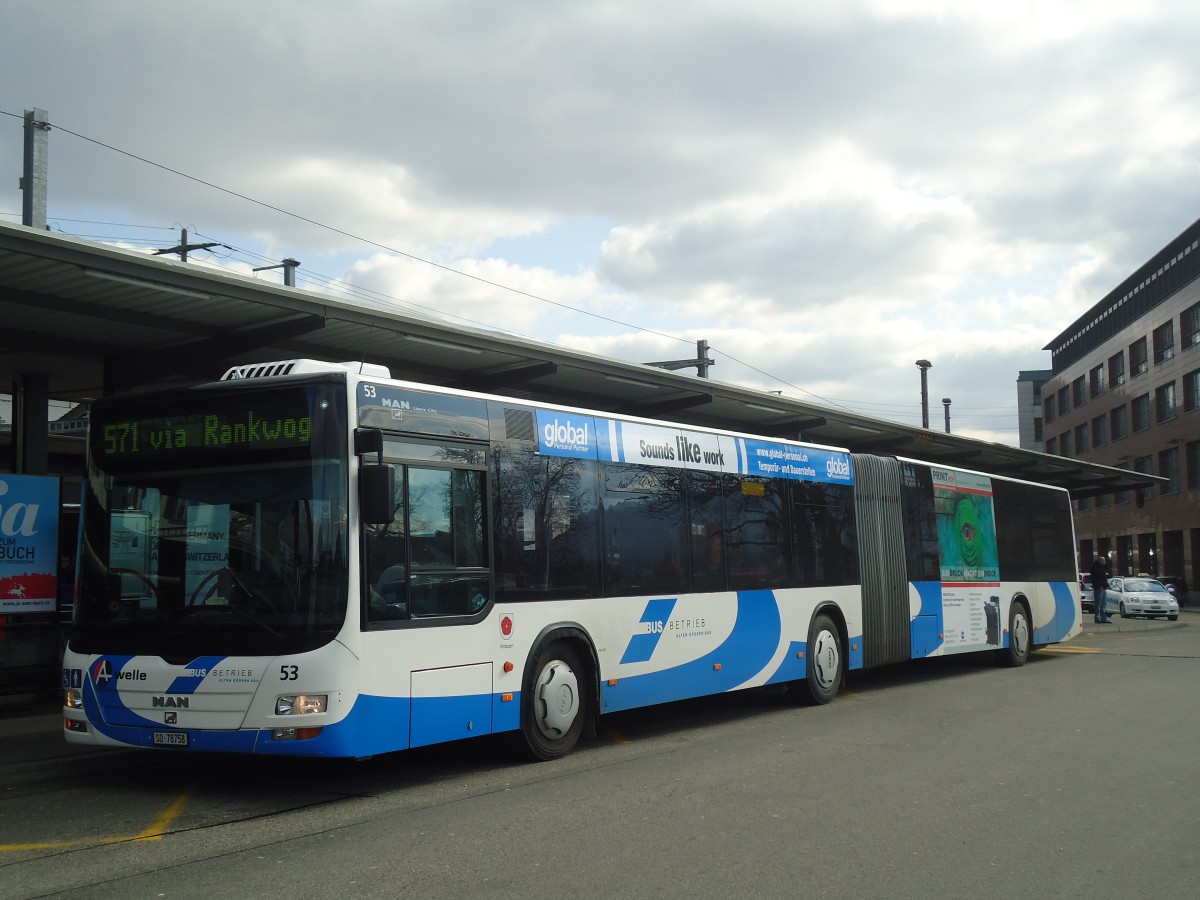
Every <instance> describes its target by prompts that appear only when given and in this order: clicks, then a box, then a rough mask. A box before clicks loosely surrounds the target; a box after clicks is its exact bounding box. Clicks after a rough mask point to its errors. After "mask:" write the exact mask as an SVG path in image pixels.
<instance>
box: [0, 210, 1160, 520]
mask: <svg viewBox="0 0 1200 900" xmlns="http://www.w3.org/2000/svg"><path fill="white" fill-rule="evenodd" d="M295 358H310V359H323V360H329V361H337V362H344V361H350V360H353V361H356V362H357V361H364V362H369V363H377V364H382V365H385V366H387V367H388V368H389V369H390V370H391V372H392V375H393V377H395V378H399V379H404V380H409V381H417V382H422V383H425V384H431V385H438V386H446V387H453V388H459V389H463V390H474V391H482V392H486V393H491V394H500V395H504V396H511V397H514V398H518V399H525V400H533V401H542V402H546V403H560V404H565V405H570V406H577V407H584V408H590V409H595V410H597V411H600V412H604V413H609V414H613V415H630V416H644V417H650V418H662V419H666V420H669V421H674V422H678V423H681V424H684V425H699V426H706V427H711V428H720V429H728V430H733V431H740V432H747V433H751V434H759V435H764V436H771V437H781V438H789V439H800V440H805V441H810V442H813V443H819V444H825V445H831V446H835V447H843V448H846V449H848V450H850V451H851V452H855V453H859V452H861V453H876V454H881V455H894V456H905V457H911V458H914V459H920V460H924V461H927V462H931V463H935V464H937V463H940V464H945V465H952V466H959V467H963V468H967V469H976V470H979V471H984V472H990V473H994V474H998V475H1010V476H1012V477H1016V478H1023V479H1028V480H1030V481H1036V482H1041V483H1045V484H1052V485H1058V486H1061V487H1066V488H1069V489H1070V490H1071V491H1072V492H1073V493H1074V494H1075V495H1076V496H1081V497H1082V496H1091V495H1097V494H1104V493H1109V492H1111V491H1114V490H1127V489H1131V488H1135V487H1138V486H1144V485H1147V484H1151V483H1153V482H1155V481H1159V480H1161V479H1158V478H1156V477H1154V476H1147V475H1142V474H1139V473H1135V472H1130V471H1126V470H1123V469H1115V468H1110V467H1107V466H1099V465H1094V464H1090V463H1086V462H1083V461H1080V460H1074V459H1067V458H1064V457H1060V456H1051V455H1048V454H1044V453H1035V452H1031V451H1027V450H1020V449H1017V448H1015V447H1009V446H1005V445H1002V444H995V443H989V442H985V441H978V440H974V439H972V438H968V437H964V436H960V435H955V434H946V433H944V432H940V431H935V430H932V429H926V428H917V427H912V426H908V425H902V424H898V423H895V422H889V421H886V420H881V419H875V418H871V417H868V416H862V415H858V414H857V413H853V412H850V411H847V410H844V409H840V408H837V407H833V406H827V405H822V404H816V403H812V402H808V401H804V400H797V399H793V398H790V397H784V396H780V395H777V394H775V393H770V392H764V391H759V390H753V389H750V388H745V387H739V386H737V385H732V384H726V383H723V382H721V381H719V380H716V379H711V378H708V379H702V378H698V377H697V376H696V375H694V374H681V373H679V372H672V371H668V370H665V369H661V368H656V367H653V366H650V365H644V364H639V363H630V362H622V361H619V360H613V359H606V358H604V357H598V356H593V355H590V354H587V353H582V352H579V351H575V350H570V349H568V348H565V347H560V346H556V345H551V344H546V343H541V342H539V341H534V340H529V339H526V338H520V337H513V336H511V335H508V334H504V333H501V332H495V331H486V330H480V329H471V328H463V327H461V326H457V325H452V324H448V323H446V322H443V321H439V320H437V319H434V318H425V317H422V316H419V315H415V314H411V313H406V312H402V311H399V310H396V309H392V308H390V307H385V306H384V305H382V304H380V305H371V304H368V303H365V302H364V301H362V300H360V299H358V298H355V297H340V296H338V295H337V294H335V293H316V292H313V291H309V290H304V289H300V288H294V287H285V286H282V285H278V284H273V283H267V282H264V281H259V280H257V279H254V278H249V277H245V276H241V275H237V274H232V273H229V272H226V271H221V270H216V269H212V268H208V267H204V266H199V265H195V264H185V263H182V262H178V261H173V260H168V259H164V258H160V257H151V256H145V255H141V254H136V253H130V252H127V251H124V250H120V249H118V248H115V247H111V246H108V245H105V244H97V243H94V242H90V241H84V240H80V239H77V238H72V237H67V236H64V235H61V234H55V233H52V232H48V231H40V230H36V229H32V228H27V227H25V226H20V225H10V224H4V223H0V379H4V381H2V382H0V390H3V389H4V386H5V385H6V384H10V383H12V381H13V379H14V378H17V377H19V376H21V375H23V374H26V373H39V374H44V375H45V376H47V377H48V379H49V394H50V396H51V397H53V398H55V399H62V400H69V401H76V402H82V401H87V400H91V399H95V398H97V397H100V396H103V395H104V394H106V393H113V392H120V391H131V390H145V389H152V388H161V387H167V386H171V385H184V384H195V383H199V382H203V381H212V380H215V379H216V378H218V377H220V375H221V374H222V373H223V372H224V371H225V370H226V369H227V368H229V367H230V366H233V365H239V364H244V363H250V362H266V361H271V360H283V359H295Z"/></svg>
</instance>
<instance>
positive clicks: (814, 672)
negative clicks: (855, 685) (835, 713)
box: [788, 613, 845, 705]
mask: <svg viewBox="0 0 1200 900" xmlns="http://www.w3.org/2000/svg"><path fill="white" fill-rule="evenodd" d="M804 667H805V678H804V680H803V681H795V682H792V683H791V684H790V685H788V695H789V696H790V697H792V698H793V699H795V700H796V701H798V702H800V703H809V704H816V705H822V704H825V703H829V702H830V701H831V700H833V698H834V697H836V696H837V692H838V691H839V690H840V689H841V687H842V679H843V677H844V676H845V660H844V657H843V654H842V637H841V632H839V631H838V627H837V625H835V624H834V621H833V619H831V618H830V617H829V616H827V615H825V614H824V613H822V614H820V615H818V616H816V617H815V618H814V619H813V620H812V624H811V625H810V626H809V627H808V646H807V648H806V649H805V653H804Z"/></svg>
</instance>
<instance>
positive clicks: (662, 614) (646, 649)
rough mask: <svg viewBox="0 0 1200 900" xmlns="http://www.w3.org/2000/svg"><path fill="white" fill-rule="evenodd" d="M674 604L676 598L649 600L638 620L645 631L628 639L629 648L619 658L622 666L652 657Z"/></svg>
mask: <svg viewBox="0 0 1200 900" xmlns="http://www.w3.org/2000/svg"><path fill="white" fill-rule="evenodd" d="M676 602H677V600H676V598H674V597H670V598H666V599H662V600H651V601H650V602H649V603H647V604H646V609H645V611H644V612H643V613H642V618H641V619H640V620H639V621H640V622H641V624H642V625H643V626H645V629H644V630H643V631H640V632H638V633H637V634H635V635H634V636H633V637H631V638H630V639H629V646H628V647H626V648H625V655H624V656H622V657H621V664H622V665H624V664H625V663H635V662H646V661H648V660H649V659H650V657H651V656H653V655H654V648H655V647H657V646H658V642H659V640H660V639H661V638H662V636H663V632H664V631H665V630H666V627H667V620H668V619H670V618H671V610H673V609H674V608H675V603H676Z"/></svg>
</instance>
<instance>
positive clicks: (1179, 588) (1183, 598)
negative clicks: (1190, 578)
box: [1158, 575, 1188, 606]
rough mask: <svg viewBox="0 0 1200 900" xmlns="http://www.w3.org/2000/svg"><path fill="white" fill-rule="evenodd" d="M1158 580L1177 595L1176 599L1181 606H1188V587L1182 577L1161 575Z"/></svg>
mask: <svg viewBox="0 0 1200 900" xmlns="http://www.w3.org/2000/svg"><path fill="white" fill-rule="evenodd" d="M1158 580H1159V581H1161V582H1162V583H1163V585H1165V586H1166V589H1167V590H1168V591H1170V592H1171V593H1172V594H1174V595H1175V599H1176V600H1178V601H1179V605H1180V606H1187V605H1188V586H1187V582H1186V581H1184V580H1183V576H1181V575H1159V576H1158Z"/></svg>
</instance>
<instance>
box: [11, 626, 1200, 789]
mask: <svg viewBox="0 0 1200 900" xmlns="http://www.w3.org/2000/svg"><path fill="white" fill-rule="evenodd" d="M1193 623H1200V607H1197V606H1194V605H1193V606H1185V607H1182V608H1181V609H1180V616H1179V621H1177V622H1167V621H1165V620H1148V619H1122V618H1121V617H1120V616H1119V615H1114V616H1113V617H1112V618H1111V619H1110V620H1109V624H1108V625H1101V624H1097V623H1095V622H1093V621H1092V614H1091V613H1084V614H1083V634H1085V635H1086V634H1089V633H1091V634H1107V633H1118V634H1120V633H1125V632H1130V633H1132V632H1139V631H1151V630H1154V629H1162V628H1182V627H1186V626H1187V625H1189V624H1193ZM61 709H62V706H61V701H60V700H59V698H58V696H57V695H54V696H52V697H50V698H46V697H40V698H38V699H36V700H32V701H29V702H24V703H10V704H9V705H7V706H0V766H3V765H11V764H18V763H28V762H37V761H43V762H48V761H50V760H55V759H61V758H63V757H68V756H79V755H82V754H88V753H113V752H117V753H123V752H132V751H125V750H120V749H118V750H112V749H106V748H105V749H101V748H93V747H81V746H79V745H76V744H68V743H67V741H66V739H65V738H64V737H63V735H62V713H61Z"/></svg>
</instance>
